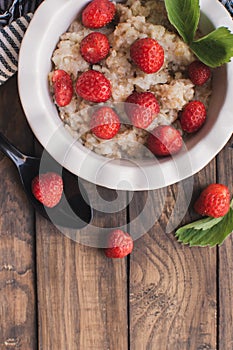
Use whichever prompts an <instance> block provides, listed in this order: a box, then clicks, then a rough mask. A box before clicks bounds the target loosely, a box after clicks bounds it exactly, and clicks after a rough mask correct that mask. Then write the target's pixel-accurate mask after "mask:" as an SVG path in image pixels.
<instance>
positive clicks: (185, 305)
mask: <svg viewBox="0 0 233 350" xmlns="http://www.w3.org/2000/svg"><path fill="white" fill-rule="evenodd" d="M206 179H208V181H214V179H215V163H214V162H212V163H211V164H210V165H209V166H208V167H206V168H205V169H204V170H203V171H202V172H200V173H199V174H198V175H196V176H195V177H194V179H193V180H194V182H193V195H192V198H191V204H190V208H191V207H192V203H193V200H194V198H195V196H197V189H199V188H200V186H203V187H204V186H205V185H206V182H207V180H206ZM185 186H186V185H185ZM178 192H180V193H178ZM185 193H186V192H185V191H183V192H182V188H181V187H180V184H179V186H178V185H173V186H170V187H168V188H165V189H163V190H160V191H153V192H152V201H153V204H152V205H150V206H149V208H150V209H149V210H148V212H147V217H148V218H151V217H155V218H156V217H158V216H159V213H160V216H159V220H155V223H154V225H153V227H152V228H151V229H150V230H149V232H148V233H147V234H145V235H144V236H143V237H142V238H140V239H139V240H138V241H136V243H135V249H134V251H133V253H132V254H131V259H130V261H131V263H130V330H131V331H130V343H131V348H130V349H132V350H144V349H145V350H154V349H163V350H170V349H172V350H197V349H199V350H200V349H216V338H217V334H216V328H217V327H216V310H217V305H216V250H215V249H212V250H211V249H209V248H207V249H203V248H189V247H188V246H182V245H181V244H179V243H178V242H177V241H176V239H175V237H174V234H173V232H172V233H166V227H167V223H168V221H169V218H170V217H171V215H172V211H173V208H174V206H175V203H176V202H177V198H178V195H179V201H180V203H178V205H177V208H178V212H177V215H179V210H180V211H183V209H184V208H182V207H185V205H186V203H188V202H189V200H188V198H186V195H185ZM182 197H183V201H182ZM161 199H162V201H161ZM182 202H183V205H182ZM139 203H142V195H141V194H139V195H138V197H137V195H136V196H135V198H134V200H133V201H132V203H131V206H130V216H131V213H132V215H133V216H135V211H136V212H137V211H138V213H140V210H141V208H140V206H141V204H139ZM139 208H140V209H139ZM186 209H187V207H186ZM182 216H183V214H182V215H181V217H182ZM195 217H196V215H195V213H194V212H193V211H192V210H190V211H189V213H187V214H186V215H185V218H184V220H183V221H182V223H185V222H189V221H190V220H193V219H195ZM144 221H145V220H144ZM134 229H137V228H134Z"/></svg>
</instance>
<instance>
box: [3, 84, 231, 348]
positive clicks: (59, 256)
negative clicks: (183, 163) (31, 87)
mask: <svg viewBox="0 0 233 350" xmlns="http://www.w3.org/2000/svg"><path fill="white" fill-rule="evenodd" d="M0 124H1V128H0V130H1V132H3V133H4V135H5V136H6V137H7V138H8V139H9V140H10V141H11V142H12V143H13V144H15V145H16V146H17V147H18V148H19V149H21V150H22V151H23V152H24V153H26V154H35V148H36V149H37V146H36V141H35V139H34V137H33V134H32V132H31V130H30V128H29V126H28V124H27V121H26V119H25V117H24V114H23V112H22V108H21V105H20V102H19V97H18V93H17V80H16V77H14V78H11V79H10V80H9V81H8V82H7V83H6V84H5V85H3V86H2V87H0ZM230 127H231V126H230ZM216 137H217V135H216ZM230 142H232V140H231V141H230ZM230 142H229V143H228V145H226V146H225V147H224V149H223V150H222V151H221V152H220V153H219V154H218V156H217V157H216V158H215V159H213V160H212V161H211V163H209V164H208V165H207V166H206V167H205V168H204V169H203V170H202V171H200V172H199V173H198V174H196V175H195V176H194V177H193V180H194V185H193V193H192V201H191V205H190V208H189V211H188V212H187V213H186V214H185V216H184V219H183V221H182V223H185V222H189V221H190V220H194V219H196V218H197V216H196V214H195V213H194V211H193V210H192V209H191V207H192V203H193V200H194V199H195V198H196V197H197V195H198V194H199V192H200V189H201V188H204V187H205V186H206V185H207V184H209V183H212V182H220V183H224V184H226V185H228V186H229V188H230V190H231V193H233V151H232V150H231V149H230V148H229V145H230ZM200 156H201V155H200ZM0 179H1V181H0V350H5V349H7V350H8V349H22V350H34V349H41V350H42V349H43V350H89V349H90V350H92V349H93V350H107V349H110V350H127V349H131V350H144V349H145V350H186V349H187V350H204V349H206V350H207V349H208V350H209V349H220V350H232V349H233V331H232V326H233V297H232V290H233V289H232V288H233V237H232V236H230V237H228V238H227V239H226V241H225V242H224V244H223V245H222V246H221V247H219V248H212V249H210V248H196V247H195V248H189V247H188V246H182V245H181V244H179V243H178V242H177V241H176V239H175V237H174V232H171V233H166V230H165V228H166V226H167V223H168V222H169V219H170V218H171V215H172V211H173V208H174V205H175V203H176V199H177V194H178V192H179V195H181V196H182V191H181V190H180V189H181V188H182V186H183V187H185V183H184V182H182V183H179V184H176V185H173V186H168V187H166V188H164V189H162V190H157V191H152V192H150V195H151V196H152V199H153V201H154V202H153V203H154V205H153V204H152V205H151V206H150V207H149V209H148V210H147V212H146V213H145V214H144V215H146V217H148V220H149V218H151V217H152V218H153V217H156V213H158V211H160V212H159V213H160V215H159V218H158V220H155V222H154V225H153V227H152V228H151V229H150V230H149V232H147V233H146V234H144V235H142V237H141V238H139V239H138V240H137V241H136V242H135V248H134V251H133V253H132V254H131V255H130V256H129V257H127V258H124V259H119V260H117V259H116V260H111V259H107V258H106V257H105V256H104V255H103V252H102V250H101V249H97V248H91V247H88V246H84V245H81V244H79V243H76V242H74V241H72V240H71V239H69V238H67V237H66V236H65V235H64V234H61V233H60V232H59V230H58V229H56V228H55V227H54V226H53V225H52V224H51V223H49V222H48V221H46V220H45V219H44V218H42V217H40V216H39V215H38V214H37V213H35V212H34V211H33V209H32V207H31V206H30V204H29V203H28V201H27V198H26V196H25V194H24V192H23V190H22V187H21V184H20V181H19V177H18V174H17V170H16V169H15V167H14V165H13V164H12V163H11V161H10V160H8V159H7V158H6V157H4V156H3V155H0ZM88 188H89V195H90V197H91V196H95V195H96V191H95V186H94V185H92V184H88ZM99 193H100V194H101V195H102V196H103V197H104V198H107V199H108V200H111V199H112V198H113V197H114V191H110V190H107V189H101V191H99ZM127 195H128V194H127V193H124V196H123V200H124V198H125V200H126V199H127ZM147 195H148V193H147V192H138V193H135V194H134V197H133V199H132V200H131V202H130V205H129V208H128V210H126V209H123V210H121V211H119V213H116V214H114V215H104V214H97V215H95V217H94V221H93V224H94V225H96V226H97V227H100V228H102V227H111V226H112V225H113V226H114V225H115V226H121V225H124V224H125V223H127V222H128V227H129V230H130V225H131V223H130V222H132V219H133V218H135V217H137V216H138V213H139V212H140V210H141V209H142V207H143V203H145V201H146V197H147ZM160 198H163V200H162V199H161V202H160ZM164 198H165V200H164ZM183 200H184V201H185V191H184V192H183ZM109 203H110V205H111V202H109ZM139 226H140V225H139ZM138 229H139V230H141V232H142V233H143V227H139V228H138Z"/></svg>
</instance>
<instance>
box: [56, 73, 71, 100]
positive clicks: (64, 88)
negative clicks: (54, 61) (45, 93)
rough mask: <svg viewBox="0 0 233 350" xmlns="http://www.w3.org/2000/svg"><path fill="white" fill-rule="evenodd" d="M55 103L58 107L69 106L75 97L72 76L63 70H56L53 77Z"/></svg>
mask: <svg viewBox="0 0 233 350" xmlns="http://www.w3.org/2000/svg"><path fill="white" fill-rule="evenodd" d="M52 83H53V89H54V96H55V101H56V103H57V105H58V106H60V107H64V106H67V105H68V104H69V103H70V101H71V99H72V96H73V84H72V80H71V77H70V75H69V74H68V73H67V72H65V71H64V70H62V69H58V70H55V71H54V72H53V76H52Z"/></svg>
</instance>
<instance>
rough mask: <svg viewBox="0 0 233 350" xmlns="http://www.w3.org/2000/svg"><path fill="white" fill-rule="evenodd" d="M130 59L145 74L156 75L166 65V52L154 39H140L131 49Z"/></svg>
mask: <svg viewBox="0 0 233 350" xmlns="http://www.w3.org/2000/svg"><path fill="white" fill-rule="evenodd" d="M130 57H131V59H132V61H133V62H134V63H135V64H136V65H137V66H138V67H139V68H140V69H141V70H142V71H143V72H145V73H148V74H150V73H155V72H157V71H158V70H159V69H160V68H161V67H162V65H163V63H164V50H163V48H162V46H161V45H159V43H158V42H157V41H156V40H154V39H152V38H143V39H138V40H136V41H135V42H134V43H133V44H132V46H131V47H130Z"/></svg>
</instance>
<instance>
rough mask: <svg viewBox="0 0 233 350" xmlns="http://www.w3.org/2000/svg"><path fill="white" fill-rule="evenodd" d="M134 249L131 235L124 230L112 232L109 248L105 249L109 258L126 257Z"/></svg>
mask: <svg viewBox="0 0 233 350" xmlns="http://www.w3.org/2000/svg"><path fill="white" fill-rule="evenodd" d="M132 250H133V240H132V238H131V236H130V235H129V234H128V233H126V232H123V231H122V230H114V231H112V232H110V234H109V237H108V248H105V249H104V253H105V255H106V256H107V258H124V257H125V256H127V255H128V254H130V253H131V252H132Z"/></svg>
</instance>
